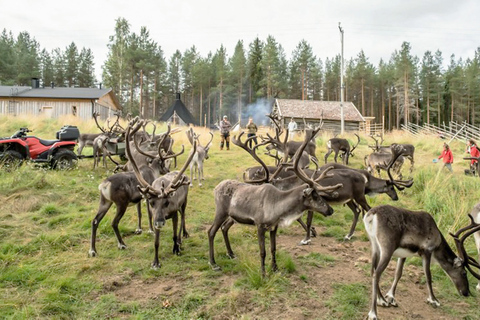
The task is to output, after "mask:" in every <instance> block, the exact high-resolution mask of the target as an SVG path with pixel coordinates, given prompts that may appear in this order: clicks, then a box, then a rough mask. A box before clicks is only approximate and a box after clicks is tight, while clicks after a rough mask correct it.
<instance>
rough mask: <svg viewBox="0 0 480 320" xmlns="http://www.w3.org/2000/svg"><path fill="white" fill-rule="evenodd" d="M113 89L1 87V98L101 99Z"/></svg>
mask: <svg viewBox="0 0 480 320" xmlns="http://www.w3.org/2000/svg"><path fill="white" fill-rule="evenodd" d="M110 91H112V89H110V88H105V89H98V88H63V87H55V88H51V87H48V88H36V89H32V88H31V87H18V86H0V97H12V96H15V97H19V98H52V99H99V98H100V97H103V96H104V95H106V94H108V93H109V92H110Z"/></svg>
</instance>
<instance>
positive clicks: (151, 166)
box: [78, 116, 480, 319]
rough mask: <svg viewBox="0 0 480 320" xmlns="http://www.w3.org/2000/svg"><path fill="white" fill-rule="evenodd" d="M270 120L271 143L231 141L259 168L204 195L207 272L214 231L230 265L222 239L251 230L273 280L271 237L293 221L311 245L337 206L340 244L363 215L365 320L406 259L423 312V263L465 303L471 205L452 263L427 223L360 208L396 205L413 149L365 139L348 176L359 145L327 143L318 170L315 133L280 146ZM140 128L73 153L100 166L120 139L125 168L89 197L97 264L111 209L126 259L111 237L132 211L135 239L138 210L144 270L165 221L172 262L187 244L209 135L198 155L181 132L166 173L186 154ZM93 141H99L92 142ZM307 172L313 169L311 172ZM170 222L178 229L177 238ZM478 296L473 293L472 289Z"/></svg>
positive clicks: (280, 135) (471, 266)
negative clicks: (415, 269) (418, 262)
mask: <svg viewBox="0 0 480 320" xmlns="http://www.w3.org/2000/svg"><path fill="white" fill-rule="evenodd" d="M270 119H271V120H272V123H273V124H274V125H275V134H274V136H272V135H270V134H268V133H267V134H266V136H265V137H263V136H262V137H261V141H260V143H258V144H257V145H255V146H252V144H251V143H249V142H250V140H251V139H252V138H248V139H245V141H243V137H244V133H243V132H242V133H240V134H239V135H238V138H237V136H235V137H233V139H232V142H233V144H235V145H236V146H238V147H239V148H241V149H243V150H245V151H246V152H247V153H248V154H249V155H250V156H251V157H252V158H253V159H255V161H257V162H258V164H259V165H258V166H254V167H250V168H245V172H244V176H243V179H242V180H232V179H226V180H223V181H221V182H220V183H219V184H218V185H217V186H216V187H215V189H214V190H213V194H214V200H215V216H214V218H213V223H212V225H211V227H210V228H209V229H208V231H207V234H208V244H209V264H210V266H211V268H212V269H213V270H221V267H220V266H219V265H218V264H217V263H216V261H215V251H214V239H215V235H216V233H217V231H218V230H219V229H220V230H221V231H222V235H223V239H224V242H225V246H226V250H227V255H228V257H230V258H234V257H235V254H234V252H233V250H232V247H231V244H230V239H229V235H228V231H229V229H230V228H231V227H232V226H233V225H234V224H235V223H240V224H247V225H253V226H255V227H256V229H257V236H258V245H259V248H260V262H261V272H262V276H264V277H265V276H266V268H265V258H266V248H265V234H266V233H267V231H268V232H269V234H270V253H271V270H272V271H277V269H278V267H277V262H276V235H277V231H278V227H284V226H288V225H290V224H292V223H293V222H295V221H298V222H299V224H300V225H301V226H302V227H303V228H304V229H305V233H306V234H305V238H304V239H303V240H301V241H300V244H302V245H305V244H308V243H310V242H311V237H312V236H315V235H316V231H315V228H314V227H313V226H312V221H313V214H314V212H318V213H320V214H322V215H324V216H330V215H332V214H333V213H334V209H333V208H332V206H335V205H338V204H346V205H347V206H348V207H349V208H350V209H351V210H352V212H353V221H352V225H351V228H350V230H349V231H348V233H347V235H346V236H345V239H346V240H350V239H351V238H352V236H353V233H354V231H355V227H356V225H357V222H358V219H359V217H360V214H362V215H363V222H364V225H365V230H366V233H367V235H368V238H369V239H370V243H371V251H372V256H371V260H372V261H371V263H372V266H371V275H372V298H371V308H370V312H369V313H368V319H377V305H380V306H384V307H388V306H396V305H397V302H396V300H395V290H396V286H397V284H398V281H399V280H400V277H401V276H402V269H403V265H404V262H405V259H406V258H407V257H409V256H413V255H417V256H420V257H421V258H422V260H423V268H424V272H425V277H426V283H427V288H428V299H427V302H428V303H429V304H431V305H433V306H438V305H439V301H438V300H437V299H436V297H435V295H434V294H433V290H432V283H431V282H432V281H431V274H430V264H431V262H432V261H436V262H437V263H438V264H439V265H440V266H441V267H442V269H443V270H444V271H445V272H446V273H447V275H448V276H449V277H450V278H451V280H452V282H453V283H454V285H455V287H456V288H457V289H458V291H459V293H460V294H461V295H463V296H468V295H469V289H468V288H469V286H468V279H467V273H466V271H467V270H468V271H470V273H471V274H472V275H473V276H474V277H475V278H477V279H479V280H480V274H479V273H478V272H477V271H475V269H479V268H480V264H479V262H477V260H475V259H474V258H472V257H470V256H468V254H467V252H466V250H465V247H464V241H465V239H466V238H467V237H468V236H470V235H472V234H473V235H474V238H475V242H476V246H477V249H478V251H479V254H480V224H479V223H480V203H479V204H478V205H477V206H475V208H474V210H473V211H472V213H471V215H469V217H470V219H471V223H470V225H468V226H466V227H464V228H461V229H460V230H458V232H457V233H456V234H451V236H452V237H453V239H454V241H455V244H456V249H457V253H454V251H453V250H452V249H451V248H450V246H449V245H448V243H447V241H446V239H445V238H444V236H443V235H442V233H441V232H440V231H439V229H438V227H437V225H436V223H435V221H434V220H433V218H432V216H431V215H430V214H428V213H426V212H415V211H410V210H407V209H405V208H398V207H394V206H390V205H380V206H377V207H373V208H372V207H371V206H370V205H369V204H368V201H367V198H366V196H367V195H368V196H370V195H374V194H380V193H384V194H387V195H388V196H389V197H390V198H391V199H392V200H398V191H402V190H404V189H405V188H409V187H411V186H412V185H413V179H409V180H403V179H402V175H401V172H400V169H401V167H402V165H403V162H404V159H405V158H407V159H409V160H410V162H411V166H410V172H411V171H412V170H413V165H414V151H415V148H414V146H413V145H408V144H406V145H405V144H392V145H390V146H388V147H387V146H382V145H381V144H382V142H383V140H382V141H381V142H380V143H379V141H378V140H377V139H376V138H375V137H372V138H373V139H374V140H375V145H374V146H369V147H370V148H372V149H373V152H372V153H371V154H370V155H368V156H366V157H365V159H364V160H365V167H366V170H363V169H355V168H352V167H350V166H348V159H349V157H351V156H353V150H354V149H355V148H356V147H357V146H358V143H359V142H360V137H359V136H358V135H356V136H357V138H358V142H357V143H356V145H355V146H350V144H349V142H348V140H346V139H340V138H332V139H330V140H329V141H328V142H327V147H328V151H327V153H326V154H325V165H323V166H321V167H320V166H319V165H318V160H317V157H316V155H315V150H316V143H315V136H316V135H317V134H318V133H319V131H320V130H321V124H320V125H319V126H318V127H317V128H315V129H311V130H306V132H305V139H304V140H303V141H301V142H300V141H288V137H289V134H288V130H284V129H283V127H282V126H281V124H280V122H279V120H278V119H276V118H275V117H273V116H270ZM95 120H96V117H95ZM149 123H150V122H149V121H146V120H143V119H139V118H138V117H137V118H135V119H132V120H130V121H129V122H128V125H127V128H126V129H123V128H121V126H120V125H119V124H118V118H117V121H116V122H115V124H114V125H113V126H112V127H110V128H108V130H105V129H102V133H101V134H100V135H98V136H97V137H94V136H88V137H85V142H81V143H79V150H78V152H79V153H81V152H82V149H83V147H84V146H85V145H92V146H93V147H94V155H95V154H98V156H100V155H102V154H103V156H105V155H107V156H108V152H106V150H105V147H104V143H105V142H104V141H106V140H108V139H112V137H115V138H116V139H118V138H120V139H124V140H125V145H126V158H127V159H128V161H127V163H126V164H125V165H120V164H118V163H117V167H116V169H115V171H116V173H115V174H113V175H111V176H109V177H107V178H106V179H105V180H103V181H102V182H101V183H100V185H99V187H98V189H99V192H100V204H99V208H98V212H97V214H96V215H95V217H94V219H93V220H92V233H91V243H90V249H89V255H90V256H91V257H94V256H97V255H98V254H97V249H96V246H95V243H96V234H97V228H98V225H99V223H100V222H101V220H102V219H103V218H104V216H105V215H106V213H107V212H108V210H109V209H110V207H111V206H112V204H115V206H116V213H115V217H114V219H113V221H112V228H113V230H114V232H115V236H116V238H117V242H118V248H119V249H125V248H126V247H127V246H126V244H125V242H124V241H123V239H122V236H121V234H120V231H119V228H118V225H119V222H120V220H121V219H122V217H123V215H124V214H125V211H126V209H127V207H128V206H131V205H134V204H135V205H136V206H137V214H138V228H137V229H136V231H135V233H137V234H140V233H142V223H141V218H142V212H141V201H142V200H143V199H144V200H145V202H146V207H147V213H148V221H149V232H150V233H153V234H154V235H155V240H154V248H155V253H154V258H153V262H152V267H153V268H159V267H160V260H159V256H158V249H159V246H160V231H161V229H162V228H163V227H164V226H165V223H166V220H169V219H171V220H172V226H173V239H172V240H173V253H174V254H180V246H181V244H182V236H183V238H186V237H188V236H189V234H188V232H187V230H186V208H187V201H188V193H189V186H190V187H193V180H194V179H195V176H194V174H193V172H194V171H197V173H198V174H197V175H196V178H197V179H198V184H199V186H201V185H202V180H203V179H204V175H203V164H204V161H205V160H206V159H208V151H209V148H210V146H211V143H212V140H213V137H214V136H213V134H212V133H210V138H209V141H208V142H207V143H206V144H205V146H202V145H201V143H200V139H199V135H197V134H196V133H195V132H194V130H193V128H189V129H188V130H187V131H186V134H187V137H188V141H189V142H190V144H191V148H190V152H189V155H188V158H187V160H186V162H185V163H184V164H183V166H182V168H181V169H180V170H178V171H170V169H171V167H172V163H171V162H172V161H173V160H175V165H173V166H174V167H176V158H177V157H178V156H179V155H180V154H182V153H183V152H184V151H185V148H184V146H183V145H182V147H181V150H180V151H178V152H177V153H175V152H174V151H173V150H174V140H173V138H172V137H171V130H170V126H168V130H167V132H165V133H163V134H157V135H155V129H156V128H155V127H154V131H153V134H149V133H147V130H146V126H147V125H148V124H149ZM97 125H98V122H97ZM98 127H99V128H100V126H98ZM113 128H115V129H113ZM99 137H103V138H101V139H99ZM96 145H98V148H97V149H95V146H96ZM262 147H264V149H265V150H266V151H267V152H266V154H267V155H269V156H272V157H274V158H275V160H276V161H275V162H276V165H275V166H268V165H267V164H266V163H265V162H264V161H263V160H262V157H260V156H259V155H258V152H259V150H260V148H262ZM175 149H176V148H175ZM272 151H275V154H272V153H271V152H272ZM332 152H334V153H335V163H327V160H328V156H329V155H330V154H331V153H332ZM338 155H339V156H340V157H341V158H342V159H343V162H344V164H338V163H336V162H337V156H338ZM112 160H113V159H112ZM96 161H97V160H96ZM94 163H96V162H94ZM312 164H313V165H314V166H315V169H311V168H310V166H311V165H312ZM188 167H190V177H188V176H187V175H186V174H185V171H186V169H187V168H188ZM380 170H385V171H386V173H387V177H388V178H385V179H383V178H382V177H381V176H380ZM375 175H377V176H375ZM304 212H307V214H306V223H305V222H303V220H302V216H303V215H304ZM179 219H180V228H178V223H179ZM462 234H463V235H462ZM394 256H395V257H397V258H398V262H397V269H396V272H395V279H394V281H393V284H392V287H391V288H390V290H389V291H388V292H387V294H386V295H385V296H383V295H382V293H381V290H380V286H379V282H380V278H381V275H382V273H383V271H384V270H385V269H386V267H387V265H388V263H389V262H390V260H391V258H392V257H394ZM477 289H478V290H480V282H479V285H478V286H477Z"/></svg>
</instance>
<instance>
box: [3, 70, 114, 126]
mask: <svg viewBox="0 0 480 320" xmlns="http://www.w3.org/2000/svg"><path fill="white" fill-rule="evenodd" d="M121 110H122V107H121V106H120V102H119V101H118V99H117V98H116V96H115V94H114V92H113V90H112V89H111V88H105V89H102V88H64V87H54V86H51V87H45V88H42V87H39V85H38V79H37V80H35V79H33V80H32V87H24V86H22V87H19V86H0V114H10V115H14V116H16V115H22V114H28V115H32V116H39V115H45V116H46V117H51V118H58V117H59V116H62V115H74V116H77V117H79V118H81V119H83V120H90V119H91V118H92V115H93V113H94V112H99V113H100V118H101V119H106V118H108V117H110V116H112V115H113V114H114V113H116V112H118V111H121Z"/></svg>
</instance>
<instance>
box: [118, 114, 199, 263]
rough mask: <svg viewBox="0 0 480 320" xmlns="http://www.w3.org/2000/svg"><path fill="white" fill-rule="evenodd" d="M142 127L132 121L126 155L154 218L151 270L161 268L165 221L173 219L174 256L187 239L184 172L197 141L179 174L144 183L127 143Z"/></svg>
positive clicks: (175, 173)
mask: <svg viewBox="0 0 480 320" xmlns="http://www.w3.org/2000/svg"><path fill="white" fill-rule="evenodd" d="M140 126H141V122H140V121H139V122H138V123H136V122H135V121H132V122H131V123H130V125H129V127H128V128H127V132H126V136H127V143H126V152H127V156H128V158H129V161H130V162H131V164H132V167H133V172H134V173H135V176H136V178H137V179H138V182H139V183H140V187H139V190H140V192H141V193H142V195H143V197H144V198H145V199H147V201H148V203H149V205H150V208H151V211H152V217H153V227H154V232H155V245H154V246H155V255H154V259H153V262H152V267H153V268H155V269H156V268H159V267H160V261H159V258H158V248H159V246H160V229H161V228H162V227H163V226H164V225H165V221H166V220H168V219H172V222H173V254H177V255H180V246H181V244H182V232H183V237H185V238H187V237H188V236H189V235H188V233H187V230H186V226H185V209H186V207H187V197H188V184H189V179H188V177H187V176H185V175H184V174H183V173H184V172H185V170H186V169H187V167H188V165H189V164H190V162H191V161H192V159H193V156H194V154H195V151H196V147H197V142H196V141H194V143H193V147H192V150H193V151H192V152H190V155H189V156H188V159H187V161H186V162H185V164H184V165H183V167H182V169H180V171H175V172H169V173H167V174H166V175H164V176H161V177H159V178H157V179H155V180H154V181H153V182H149V181H147V179H145V178H144V177H143V175H142V172H141V170H140V169H139V167H138V166H137V163H136V160H135V158H134V156H133V155H132V152H131V146H130V145H131V144H130V143H128V142H130V139H131V136H132V135H133V134H135V132H136V131H138V129H139V128H140ZM178 212H180V216H181V224H180V231H179V232H178V236H177V225H178Z"/></svg>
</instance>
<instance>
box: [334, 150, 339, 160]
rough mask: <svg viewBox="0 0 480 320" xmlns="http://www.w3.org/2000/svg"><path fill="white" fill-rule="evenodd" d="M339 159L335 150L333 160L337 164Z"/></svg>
mask: <svg viewBox="0 0 480 320" xmlns="http://www.w3.org/2000/svg"><path fill="white" fill-rule="evenodd" d="M337 157H338V151H337V150H335V156H334V157H333V160H335V163H337Z"/></svg>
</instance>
